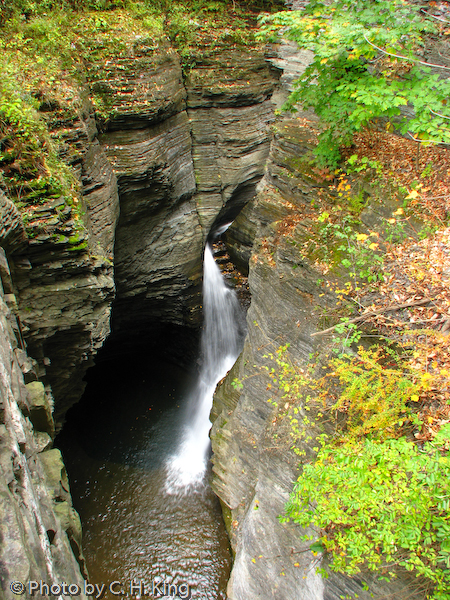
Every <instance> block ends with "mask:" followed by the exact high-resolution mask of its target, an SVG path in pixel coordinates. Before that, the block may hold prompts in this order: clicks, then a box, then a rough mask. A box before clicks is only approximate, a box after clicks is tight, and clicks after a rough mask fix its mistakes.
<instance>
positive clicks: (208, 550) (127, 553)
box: [57, 358, 231, 600]
mask: <svg viewBox="0 0 450 600" xmlns="http://www.w3.org/2000/svg"><path fill="white" fill-rule="evenodd" d="M194 383H195V382H194V378H193V376H192V375H189V374H187V373H186V371H183V370H182V369H180V368H178V367H176V366H174V365H171V364H167V363H157V362H155V361H154V360H150V359H148V360H146V359H142V358H140V359H130V360H129V361H124V360H123V359H121V360H114V361H110V362H104V363H102V364H100V365H98V366H96V367H95V369H93V370H92V371H91V374H90V379H89V382H88V386H87V389H86V392H85V395H84V397H83V399H82V401H81V402H80V403H79V404H78V405H77V406H76V407H74V408H73V409H72V410H71V411H70V413H69V415H68V421H67V424H66V425H65V427H64V429H63V431H62V432H61V434H60V435H59V436H58V438H57V445H58V447H59V448H60V449H61V451H62V453H63V456H64V460H65V463H66V466H67V470H68V474H69V481H70V485H71V492H72V496H73V502H74V506H75V508H76V510H77V511H78V512H79V514H80V517H81V521H82V525H83V535H84V538H83V550H84V554H85V557H86V561H87V567H88V571H89V575H90V581H91V583H96V584H102V583H105V584H108V583H110V582H112V581H118V582H120V585H119V584H116V585H115V586H114V587H113V590H114V591H115V592H117V591H119V590H120V589H121V588H123V590H124V592H128V593H130V582H132V586H133V587H132V588H131V597H133V596H134V597H138V596H139V595H140V591H141V590H142V589H143V591H144V592H146V593H147V594H149V597H150V598H152V597H157V595H158V594H159V592H160V591H162V592H164V591H166V592H169V593H168V594H166V595H163V596H159V597H163V598H176V597H179V598H186V597H187V595H186V590H187V586H189V590H190V594H191V597H192V598H199V599H206V600H217V599H222V598H226V594H225V588H226V582H227V579H228V575H229V571H230V560H231V559H230V552H229V546H228V540H227V536H226V533H225V529H224V526H223V521H222V515H221V510H220V506H219V503H218V500H217V498H216V497H215V496H214V494H213V493H212V492H211V490H210V488H209V486H207V485H205V486H203V487H202V488H197V489H195V490H192V489H191V490H188V491H187V493H179V494H178V495H170V494H168V493H167V492H166V490H165V480H166V471H165V468H164V465H165V460H166V458H167V457H168V456H169V455H171V454H173V453H174V451H175V450H176V447H177V442H178V439H179V432H180V429H181V419H182V416H183V406H184V405H185V404H186V402H187V400H188V396H189V393H190V392H191V393H192V389H193V388H194ZM161 582H162V583H161ZM164 583H165V584H166V588H165V589H164V587H163V586H164ZM169 584H172V588H170V589H168V588H167V586H168V585H169ZM155 585H156V588H155V587H153V586H155ZM174 585H175V586H181V587H177V588H174V587H173V586H174ZM140 586H144V588H141V587H140ZM176 589H178V592H179V594H178V596H177V595H176V594H175V590H176ZM154 590H156V592H155V596H153V591H154ZM104 597H105V598H106V599H109V598H117V597H118V596H115V595H114V594H111V593H107V594H106V595H105V596H104Z"/></svg>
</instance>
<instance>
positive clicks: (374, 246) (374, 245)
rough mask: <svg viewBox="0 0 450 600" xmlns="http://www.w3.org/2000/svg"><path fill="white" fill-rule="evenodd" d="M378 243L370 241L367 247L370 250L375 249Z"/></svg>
mask: <svg viewBox="0 0 450 600" xmlns="http://www.w3.org/2000/svg"><path fill="white" fill-rule="evenodd" d="M379 247H380V246H379V244H377V243H376V242H372V244H370V246H369V248H370V249H371V250H376V249H377V248H379Z"/></svg>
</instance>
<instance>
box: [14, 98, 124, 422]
mask: <svg viewBox="0 0 450 600" xmlns="http://www.w3.org/2000/svg"><path fill="white" fill-rule="evenodd" d="M49 119H53V120H54V122H55V127H56V128H57V131H58V133H59V135H60V136H61V137H62V138H63V140H64V147H63V150H62V154H63V156H64V158H65V159H66V160H67V162H68V163H69V164H70V165H71V166H72V168H73V170H74V172H75V174H77V175H78V177H79V179H80V183H81V186H80V188H81V199H77V198H76V199H75V200H74V204H73V205H72V206H70V205H66V204H65V203H64V199H62V198H56V199H54V198H48V199H47V200H46V201H45V202H43V203H41V204H40V205H39V206H38V207H37V208H36V209H35V212H34V220H33V222H32V223H30V224H29V225H28V239H26V240H22V243H21V244H20V245H17V244H16V246H15V247H14V248H13V249H12V251H11V252H9V259H10V265H11V270H12V275H13V282H14V290H15V294H16V300H17V304H18V307H19V315H20V322H21V325H22V333H23V336H24V338H25V340H26V343H27V346H28V351H29V353H30V355H31V356H33V358H34V359H36V360H37V361H38V365H39V367H38V368H39V376H40V377H43V378H44V380H45V381H46V382H48V383H50V384H51V385H52V389H53V394H54V397H55V401H56V411H55V419H56V421H57V428H58V427H59V426H60V424H61V422H62V419H63V417H64V414H65V412H66V411H67V409H68V408H69V407H70V405H71V404H73V403H74V402H76V401H77V400H78V399H79V398H80V395H81V394H82V392H83V389H84V385H85V384H84V383H83V381H82V379H83V376H84V374H85V372H86V369H87V367H88V365H89V364H90V361H91V360H92V357H93V356H94V355H95V353H96V352H97V350H98V348H100V346H101V345H102V344H103V342H104V340H105V339H106V336H107V335H108V333H109V315H110V304H111V301H112V297H113V293H114V282H113V278H112V260H111V259H112V251H113V243H114V235H115V224H116V220H117V217H118V194H117V187H116V178H115V175H114V174H113V172H112V168H111V166H110V164H109V163H108V161H107V159H106V156H105V154H104V153H103V151H102V150H101V148H100V146H99V143H98V141H97V138H96V135H97V131H96V128H95V122H94V120H93V118H92V114H91V112H90V110H89V104H88V103H87V102H86V101H85V103H84V106H83V108H82V110H81V111H80V112H79V113H78V114H76V115H72V116H71V117H70V118H66V119H63V118H62V117H61V116H59V115H58V110H57V109H55V113H54V114H52V115H49ZM77 203H78V205H77Z"/></svg>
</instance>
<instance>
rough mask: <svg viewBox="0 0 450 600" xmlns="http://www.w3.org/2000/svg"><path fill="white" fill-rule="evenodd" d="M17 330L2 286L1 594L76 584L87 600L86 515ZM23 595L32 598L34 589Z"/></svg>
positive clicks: (47, 397)
mask: <svg viewBox="0 0 450 600" xmlns="http://www.w3.org/2000/svg"><path fill="white" fill-rule="evenodd" d="M2 252H3V251H2ZM2 280H3V276H2ZM17 334H18V327H17V323H16V320H15V318H14V316H13V315H12V314H11V312H10V310H9V308H8V306H7V305H6V303H5V294H4V292H3V290H2V289H1V286H0V399H1V400H0V402H1V403H0V473H1V477H0V539H1V544H0V589H1V593H0V595H1V597H2V598H5V600H12V599H13V598H17V597H18V596H17V594H14V593H13V592H12V590H11V588H10V585H11V583H12V582H21V583H23V584H24V585H28V584H29V582H30V581H33V582H38V583H39V582H41V581H42V582H44V583H46V584H47V585H49V586H50V585H54V584H61V583H63V582H70V583H72V584H73V585H77V586H79V591H80V593H79V595H78V597H79V598H82V599H87V596H86V595H85V594H84V579H83V577H82V572H83V573H84V574H85V565H84V558H83V555H82V552H81V525H80V519H79V517H78V514H77V513H76V512H75V510H74V509H73V508H72V502H71V498H70V491H69V486H68V482H67V475H66V473H65V469H64V465H63V462H62V459H61V455H60V453H59V450H49V449H48V448H49V447H50V446H51V442H52V439H51V437H50V435H49V433H50V434H53V431H54V423H53V420H52V418H51V410H52V405H53V398H52V397H51V394H50V392H49V390H48V389H45V388H44V386H43V384H42V383H40V382H38V381H35V380H33V378H35V377H36V375H35V373H33V362H32V361H30V359H28V357H27V356H26V353H25V351H24V350H22V349H20V347H19V346H18V341H17V338H16V335H17ZM22 371H24V372H25V373H26V377H27V379H28V381H29V383H28V384H27V385H26V384H25V382H24V376H23V373H22ZM30 379H31V380H32V381H30ZM33 425H34V426H33ZM80 569H81V571H80ZM18 585H20V584H19V583H16V586H18ZM16 589H18V588H16ZM44 593H45V588H44ZM20 595H21V597H22V598H27V599H29V598H31V597H33V594H30V588H25V593H24V594H22V592H20ZM36 596H37V594H36V593H35V594H34V597H36Z"/></svg>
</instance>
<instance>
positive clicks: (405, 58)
mask: <svg viewBox="0 0 450 600" xmlns="http://www.w3.org/2000/svg"><path fill="white" fill-rule="evenodd" d="M363 37H364V39H365V40H366V42H367V43H368V44H370V45H371V46H372V47H373V48H376V49H377V50H379V51H380V52H382V53H383V54H387V55H388V56H395V58H401V59H402V60H409V61H410V62H415V63H419V64H420V65H425V66H426V67H436V68H438V69H445V70H447V71H450V67H444V66H443V65H435V64H433V63H427V62H423V60H419V59H418V58H409V57H408V56H401V55H400V54H393V53H392V52H388V51H387V50H383V48H380V47H379V46H376V45H375V44H372V42H371V41H370V40H368V39H367V37H366V34H365V33H363Z"/></svg>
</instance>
